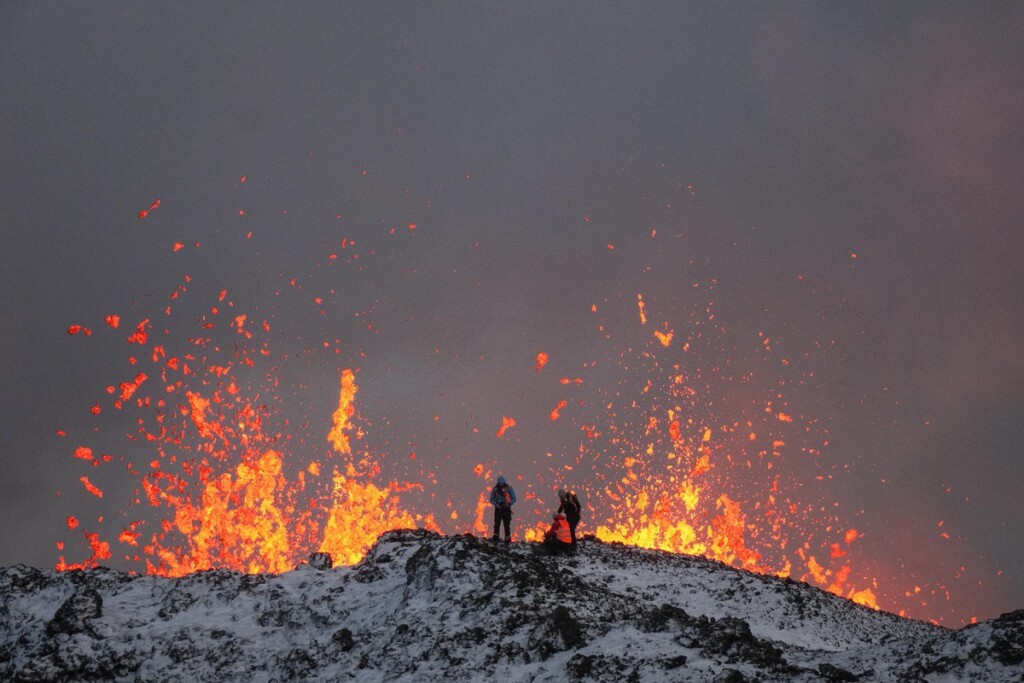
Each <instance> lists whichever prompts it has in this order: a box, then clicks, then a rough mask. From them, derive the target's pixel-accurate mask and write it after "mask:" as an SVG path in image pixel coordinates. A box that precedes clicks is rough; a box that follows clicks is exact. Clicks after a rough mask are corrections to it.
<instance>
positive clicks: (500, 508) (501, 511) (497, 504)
mask: <svg viewBox="0 0 1024 683" xmlns="http://www.w3.org/2000/svg"><path fill="white" fill-rule="evenodd" d="M515 504H516V491H515V489H513V488H512V487H511V486H509V485H508V482H507V481H505V477H498V480H497V482H495V484H494V487H493V488H492V489H491V505H493V506H494V536H492V538H493V539H494V540H495V541H497V540H498V538H499V536H498V530H499V528H500V527H501V526H504V527H505V542H506V543H510V542H511V541H512V531H511V527H512V506H513V505H515Z"/></svg>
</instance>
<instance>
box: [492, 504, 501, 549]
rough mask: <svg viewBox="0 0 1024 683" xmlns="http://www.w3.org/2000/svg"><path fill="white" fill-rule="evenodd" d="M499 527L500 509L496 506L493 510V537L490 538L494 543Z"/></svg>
mask: <svg viewBox="0 0 1024 683" xmlns="http://www.w3.org/2000/svg"><path fill="white" fill-rule="evenodd" d="M500 525H501V509H500V508H498V507H497V506H495V508H494V536H492V537H491V538H493V539H494V540H495V541H497V540H498V529H499V528H500Z"/></svg>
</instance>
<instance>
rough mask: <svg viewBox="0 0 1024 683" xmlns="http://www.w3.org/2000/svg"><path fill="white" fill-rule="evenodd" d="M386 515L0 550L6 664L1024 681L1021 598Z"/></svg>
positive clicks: (4, 674) (354, 676) (363, 676)
mask: <svg viewBox="0 0 1024 683" xmlns="http://www.w3.org/2000/svg"><path fill="white" fill-rule="evenodd" d="M536 549H537V546H536V545H535V544H527V543H513V544H511V545H505V544H503V543H502V544H495V543H491V542H490V541H483V540H480V539H477V538H475V537H472V536H452V537H444V536H440V535H438V534H434V533H432V532H427V531H393V532H389V533H387V534H384V535H383V536H381V538H380V539H379V541H378V543H377V544H376V545H375V546H374V547H373V549H372V550H371V551H370V552H369V553H368V554H367V556H366V558H365V559H364V560H363V561H362V562H360V563H359V564H358V565H356V566H354V567H338V568H330V567H329V564H330V562H329V559H328V558H324V557H314V558H311V562H310V563H308V564H304V565H302V566H300V567H299V568H298V569H296V571H293V572H289V573H287V574H282V575H245V574H238V573H235V572H230V571H225V570H217V571H208V572H198V573H196V574H192V575H190V576H186V577H183V578H180V579H163V578H158V577H151V576H131V575H127V574H123V573H119V572H114V571H111V570H107V569H96V570H92V571H86V572H82V571H74V572H64V573H61V572H57V571H54V570H40V569H32V568H28V567H24V566H16V567H9V568H6V569H3V570H0V598H2V603H0V680H5V681H6V680H10V681H68V682H70V681H246V683H260V682H269V681H436V680H441V679H442V678H443V679H447V680H449V681H482V680H492V679H493V680H502V681H566V680H569V681H573V680H576V681H584V680H595V681H628V680H634V681H659V682H662V681H716V680H722V681H725V680H728V681H745V680H749V681H753V680H761V681H822V680H828V681H844V680H849V681H853V680H863V681H905V680H914V681H949V680H976V681H1024V610H1022V611H1018V612H1014V613H1011V614H1008V615H1004V616H1003V617H1000V618H999V619H995V620H992V621H989V622H985V623H983V624H979V625H977V626H972V627H968V628H965V629H961V630H959V631H951V630H949V629H945V628H942V627H938V626H934V625H931V624H925V623H922V622H918V621H912V620H909V619H903V618H901V617H898V616H895V615H892V614H887V613H884V612H876V611H872V610H870V609H867V608H864V607H862V606H860V605H856V604H854V603H852V602H850V601H849V600H845V599H843V598H840V597H837V596H835V595H832V594H830V593H826V592H824V591H821V590H818V589H816V588H813V587H811V586H809V585H807V584H803V583H799V582H795V581H792V580H784V579H777V578H773V577H766V576H760V575H755V574H750V573H748V572H744V571H740V570H736V569H732V568H730V567H727V566H724V565H722V564H720V563H717V562H713V561H710V560H706V559H703V558H697V557H690V556H684V555H673V554H671V553H664V552H658V551H649V550H640V549H637V548H631V547H627V546H622V545H617V544H603V543H600V542H596V541H593V540H588V541H585V542H583V543H582V544H581V548H580V551H579V552H578V553H577V554H576V555H574V556H569V557H566V556H559V557H549V556H541V555H538V554H536V552H535V551H536Z"/></svg>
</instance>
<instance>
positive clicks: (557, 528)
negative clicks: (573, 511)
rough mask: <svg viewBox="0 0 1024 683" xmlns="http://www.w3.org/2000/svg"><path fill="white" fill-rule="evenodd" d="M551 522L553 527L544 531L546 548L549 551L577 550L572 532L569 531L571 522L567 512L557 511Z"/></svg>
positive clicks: (566, 551) (564, 551) (565, 551)
mask: <svg viewBox="0 0 1024 683" xmlns="http://www.w3.org/2000/svg"><path fill="white" fill-rule="evenodd" d="M553 520H554V521H553V522H552V523H551V528H550V529H548V530H547V531H545V532H544V548H545V550H548V551H549V552H553V553H558V552H563V553H569V552H572V551H573V550H575V547H574V546H573V544H572V534H571V533H570V532H569V522H568V521H566V519H565V514H564V513H562V512H556V513H555V515H554V517H553Z"/></svg>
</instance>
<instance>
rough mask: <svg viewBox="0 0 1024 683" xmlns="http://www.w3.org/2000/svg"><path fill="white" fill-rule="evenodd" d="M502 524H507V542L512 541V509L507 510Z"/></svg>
mask: <svg viewBox="0 0 1024 683" xmlns="http://www.w3.org/2000/svg"><path fill="white" fill-rule="evenodd" d="M502 522H503V523H504V524H505V540H506V541H511V540H512V508H505V510H504V517H503V518H502Z"/></svg>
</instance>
